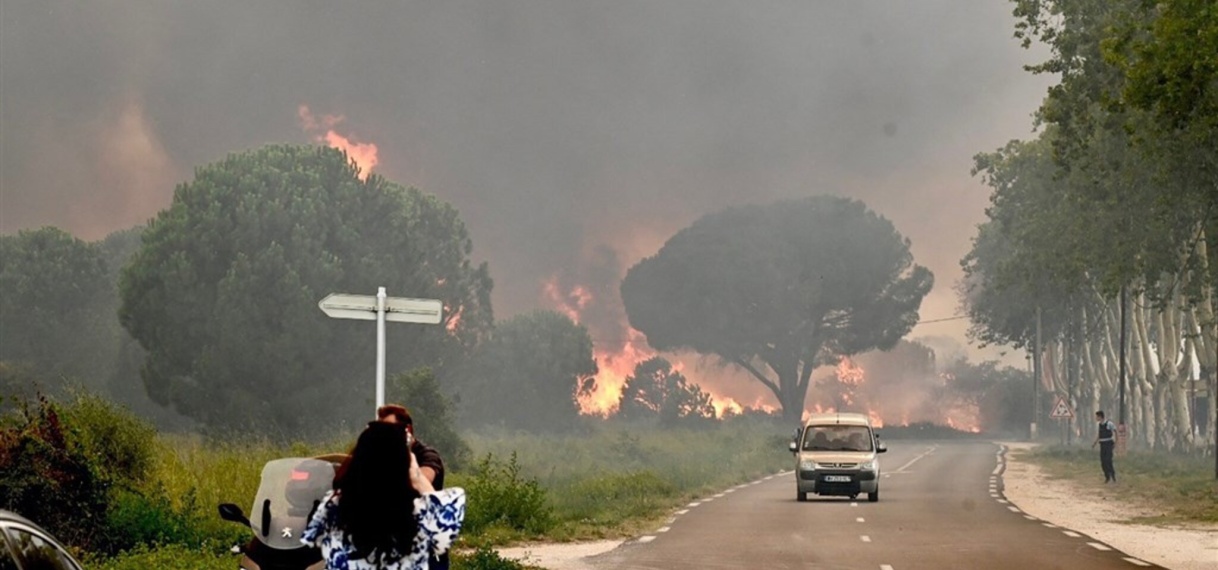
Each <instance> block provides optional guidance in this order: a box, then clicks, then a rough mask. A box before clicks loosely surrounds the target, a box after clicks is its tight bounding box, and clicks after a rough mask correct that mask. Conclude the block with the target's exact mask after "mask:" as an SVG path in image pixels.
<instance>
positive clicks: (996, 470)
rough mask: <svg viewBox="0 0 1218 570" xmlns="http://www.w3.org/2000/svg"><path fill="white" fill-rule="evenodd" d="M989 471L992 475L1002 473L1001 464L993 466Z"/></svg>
mask: <svg viewBox="0 0 1218 570" xmlns="http://www.w3.org/2000/svg"><path fill="white" fill-rule="evenodd" d="M991 473H993V474H994V475H997V474H999V473H1002V466H1001V465H999V466H998V467H995V468H994V470H993V471H991Z"/></svg>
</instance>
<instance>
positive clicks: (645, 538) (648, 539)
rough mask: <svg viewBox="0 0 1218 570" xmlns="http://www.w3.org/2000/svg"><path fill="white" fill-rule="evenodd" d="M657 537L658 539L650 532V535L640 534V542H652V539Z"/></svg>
mask: <svg viewBox="0 0 1218 570" xmlns="http://www.w3.org/2000/svg"><path fill="white" fill-rule="evenodd" d="M655 539H656V537H654V536H652V535H650V534H649V535H647V536H640V537H639V542H651V541H653V540H655Z"/></svg>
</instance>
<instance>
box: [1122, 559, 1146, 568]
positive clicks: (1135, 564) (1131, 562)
mask: <svg viewBox="0 0 1218 570" xmlns="http://www.w3.org/2000/svg"><path fill="white" fill-rule="evenodd" d="M1125 561H1126V562H1128V563H1130V564H1133V565H1134V566H1150V564H1147V563H1146V562H1143V561H1141V560H1138V559H1137V558H1133V557H1127V558H1125Z"/></svg>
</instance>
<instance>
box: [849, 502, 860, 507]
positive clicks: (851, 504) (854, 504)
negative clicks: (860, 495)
mask: <svg viewBox="0 0 1218 570" xmlns="http://www.w3.org/2000/svg"><path fill="white" fill-rule="evenodd" d="M850 506H852V507H857V506H859V504H858V503H850Z"/></svg>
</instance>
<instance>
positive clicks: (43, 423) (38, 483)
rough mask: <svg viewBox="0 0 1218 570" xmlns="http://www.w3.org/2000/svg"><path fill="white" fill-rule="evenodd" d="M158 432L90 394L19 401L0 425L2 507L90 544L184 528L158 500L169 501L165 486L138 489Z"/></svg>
mask: <svg viewBox="0 0 1218 570" xmlns="http://www.w3.org/2000/svg"><path fill="white" fill-rule="evenodd" d="M155 438H156V432H155V431H154V430H153V429H152V427H151V426H149V425H147V424H146V423H144V422H143V421H141V420H139V419H137V418H136V417H135V416H133V415H132V414H130V413H128V412H126V411H125V410H122V409H120V408H118V407H116V406H115V405H113V404H111V403H109V402H107V401H105V400H103V399H101V398H99V397H97V396H94V395H91V394H85V393H77V394H74V395H73V396H72V399H71V400H69V401H68V402H66V403H57V402H53V401H51V400H49V399H47V398H46V397H41V396H40V397H39V398H38V399H36V400H33V401H31V400H23V401H20V402H19V404H18V407H17V409H16V410H15V411H14V412H11V413H9V414H6V415H5V416H4V419H3V423H2V426H0V507H3V508H7V509H10V510H12V511H15V512H17V513H20V514H22V515H24V516H26V517H28V518H30V519H32V520H34V521H35V522H38V523H39V524H41V525H43V526H45V527H46V528H47V529H48V530H50V531H51V532H52V533H53V534H55V535H56V536H57V537H59V538H60V539H61V540H63V541H64V542H66V543H68V544H71V545H73V546H75V547H77V548H81V549H85V550H88V551H93V552H109V553H112V552H117V551H118V550H120V549H122V548H127V547H130V546H133V545H135V544H138V543H139V542H140V541H143V540H145V539H158V540H164V539H167V538H169V537H170V536H173V535H175V534H182V533H184V532H185V530H184V529H186V528H188V526H189V525H188V524H187V523H185V522H180V523H179V524H177V525H176V526H175V525H174V524H171V523H172V521H171V520H170V518H171V517H168V516H167V513H172V511H166V510H165V509H160V508H158V504H157V503H156V502H157V501H160V503H164V504H168V500H167V499H165V498H164V492H163V491H162V492H161V493H160V494H159V495H158V494H155V493H153V494H149V493H148V492H147V490H145V489H141V487H142V486H143V485H144V483H145V481H146V480H147V478H148V475H149V472H150V470H151V467H152V462H153V454H154V448H155V445H156V443H155ZM175 516H178V517H179V518H181V517H180V515H176V514H175ZM141 520H142V521H145V522H143V523H139V522H138V521H141ZM148 521H153V522H148ZM141 527H143V528H144V529H145V530H140V529H141Z"/></svg>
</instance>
